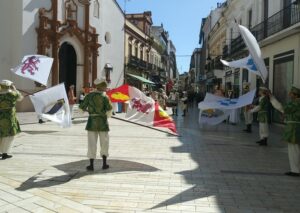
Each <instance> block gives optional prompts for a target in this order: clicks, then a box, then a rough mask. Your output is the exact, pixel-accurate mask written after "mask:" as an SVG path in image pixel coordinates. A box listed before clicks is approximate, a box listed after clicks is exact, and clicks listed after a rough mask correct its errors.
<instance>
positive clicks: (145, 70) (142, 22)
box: [125, 11, 162, 89]
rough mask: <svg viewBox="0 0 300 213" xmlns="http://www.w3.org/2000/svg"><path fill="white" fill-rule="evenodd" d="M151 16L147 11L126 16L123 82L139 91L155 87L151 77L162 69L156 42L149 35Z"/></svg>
mask: <svg viewBox="0 0 300 213" xmlns="http://www.w3.org/2000/svg"><path fill="white" fill-rule="evenodd" d="M152 24H153V23H152V14H151V12H149V11H146V12H144V13H138V14H126V22H125V32H126V33H125V75H126V76H125V80H126V82H127V83H129V84H130V85H133V86H136V87H137V88H139V89H145V88H149V89H150V88H151V86H153V85H155V84H153V83H154V82H153V81H151V76H154V75H156V74H157V73H158V72H159V69H161V68H162V63H161V52H160V50H159V46H158V41H156V40H155V39H153V38H152V37H151V34H150V30H151V26H152Z"/></svg>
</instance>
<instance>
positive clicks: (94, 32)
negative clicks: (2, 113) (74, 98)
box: [0, 0, 124, 111]
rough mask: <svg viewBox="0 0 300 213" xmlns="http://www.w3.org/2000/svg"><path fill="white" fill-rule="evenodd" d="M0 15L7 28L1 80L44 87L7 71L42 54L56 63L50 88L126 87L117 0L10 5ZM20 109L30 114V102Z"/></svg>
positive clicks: (26, 0) (17, 0)
mask: <svg viewBox="0 0 300 213" xmlns="http://www.w3.org/2000/svg"><path fill="white" fill-rule="evenodd" d="M0 11H1V12H0V20H1V21H0V26H1V28H3V29H9V30H5V31H3V32H2V33H1V36H2V39H1V41H0V46H1V49H0V59H1V60H0V64H1V68H2V69H3V72H1V73H0V78H1V79H4V78H6V79H11V80H12V81H14V82H15V84H16V86H17V87H18V88H19V89H22V90H25V91H28V92H30V93H31V92H35V91H36V90H38V89H39V86H40V85H38V84H36V83H34V82H32V81H29V80H26V79H23V78H19V77H17V76H15V75H14V74H12V73H11V72H10V71H9V70H10V68H12V67H14V66H16V65H18V64H19V63H20V62H21V59H22V58H23V56H24V55H28V54H41V55H46V56H49V57H52V58H54V62H53V66H52V70H51V75H50V78H49V82H48V85H47V86H48V87H50V86H53V85H56V84H59V83H65V85H66V87H68V86H70V85H71V84H73V85H75V86H76V92H77V94H78V93H79V91H80V90H81V89H82V87H88V86H92V82H93V80H94V79H95V78H97V77H98V78H107V80H108V81H109V82H110V83H111V84H110V86H111V87H116V86H118V85H121V84H122V83H123V79H122V77H123V74H122V73H123V64H124V62H123V61H124V57H123V56H124V48H122V46H124V31H123V26H124V15H123V12H122V10H121V9H120V7H119V5H118V4H117V2H116V1H115V0H93V1H88V0H44V1H33V0H11V1H1V2H0ZM112 20H113V22H114V23H113V24H112V23H111V22H112ZM78 96H79V95H78ZM18 108H19V109H20V110H22V111H28V110H32V106H31V104H30V101H29V99H28V98H27V99H25V101H23V103H22V105H20V106H18Z"/></svg>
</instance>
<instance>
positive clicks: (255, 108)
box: [250, 105, 260, 113]
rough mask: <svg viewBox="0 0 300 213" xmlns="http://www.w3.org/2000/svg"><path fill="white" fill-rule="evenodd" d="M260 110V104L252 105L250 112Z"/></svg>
mask: <svg viewBox="0 0 300 213" xmlns="http://www.w3.org/2000/svg"><path fill="white" fill-rule="evenodd" d="M259 110H260V106H259V105H258V106H256V107H254V108H253V109H251V110H250V112H251V113H254V112H258V111H259Z"/></svg>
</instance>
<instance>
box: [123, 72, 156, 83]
mask: <svg viewBox="0 0 300 213" xmlns="http://www.w3.org/2000/svg"><path fill="white" fill-rule="evenodd" d="M127 75H129V76H130V77H133V78H135V79H138V80H139V81H141V82H143V83H145V84H155V83H154V82H152V81H149V80H148V79H146V78H143V77H141V76H138V75H132V74H127Z"/></svg>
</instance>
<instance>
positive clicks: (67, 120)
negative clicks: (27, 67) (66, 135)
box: [29, 84, 72, 128]
mask: <svg viewBox="0 0 300 213" xmlns="http://www.w3.org/2000/svg"><path fill="white" fill-rule="evenodd" d="M29 97H30V99H31V102H32V104H33V106H34V109H35V111H36V113H37V114H39V115H40V116H41V117H42V118H44V119H47V120H50V121H53V122H55V123H57V124H59V125H60V126H61V127H64V128H67V127H70V126H71V123H72V122H71V114H70V107H69V101H68V97H67V93H66V89H65V85H64V84H59V85H57V86H54V87H51V88H49V89H45V90H43V91H40V92H37V93H34V94H33V95H30V96H29Z"/></svg>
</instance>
